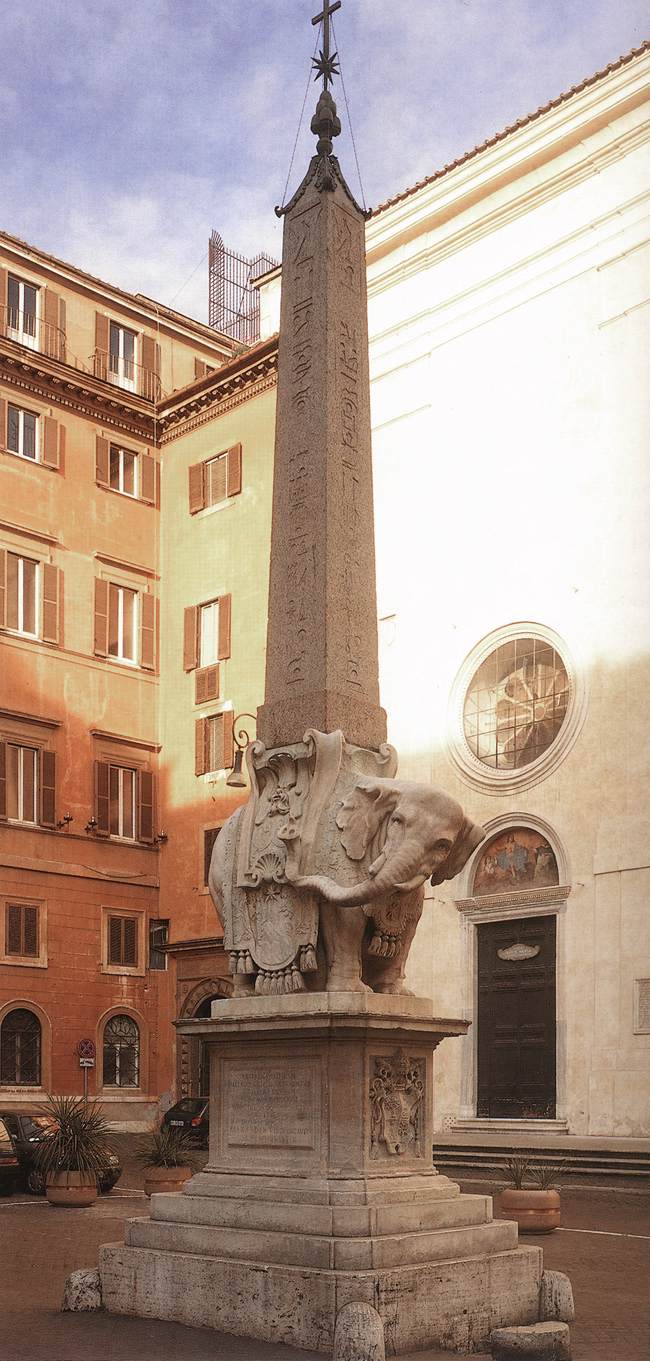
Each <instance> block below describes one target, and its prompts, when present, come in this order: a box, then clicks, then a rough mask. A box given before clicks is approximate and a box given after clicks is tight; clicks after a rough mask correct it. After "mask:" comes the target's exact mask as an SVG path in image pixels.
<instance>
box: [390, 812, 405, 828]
mask: <svg viewBox="0 0 650 1361" xmlns="http://www.w3.org/2000/svg"><path fill="white" fill-rule="evenodd" d="M391 822H394V823H396V824H397V826H398V827H401V825H402V823H403V822H404V818H403V817H402V816H401V814H400V813H393V816H392V818H391Z"/></svg>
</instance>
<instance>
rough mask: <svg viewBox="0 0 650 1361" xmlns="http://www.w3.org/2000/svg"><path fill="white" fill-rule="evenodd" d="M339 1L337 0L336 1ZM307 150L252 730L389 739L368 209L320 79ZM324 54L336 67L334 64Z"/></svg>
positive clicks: (291, 275)
mask: <svg viewBox="0 0 650 1361" xmlns="http://www.w3.org/2000/svg"><path fill="white" fill-rule="evenodd" d="M334 8H337V6H334ZM330 13H331V10H330V8H329V6H328V5H326V6H325V12H324V15H320V16H318V18H319V21H320V19H324V21H325V23H324V50H323V53H321V58H320V65H319V63H318V62H317V63H316V65H317V69H318V70H319V71H320V73H321V74H322V75H323V80H324V86H325V88H324V89H323V92H322V94H321V96H320V98H319V101H318V106H317V109H316V113H315V115H314V117H313V119H312V124H311V127H312V132H314V133H315V134H316V135H317V137H318V143H317V147H316V155H315V156H314V157H313V158H312V161H311V164H310V166H309V169H308V171H307V174H306V176H305V178H304V180H303V181H302V184H301V185H300V187H299V189H298V190H297V192H296V193H295V194H294V196H293V198H292V199H291V202H290V203H289V204H288V205H287V207H286V209H284V210H282V211H283V212H284V240H283V251H282V309H281V320H280V347H279V361H278V370H279V372H278V405H277V418H276V435H275V465H274V478H273V523H272V540H271V575H270V587H269V611H268V642H267V654H266V689H265V699H264V704H263V705H262V706H261V708H260V709H259V710H258V718H257V731H258V736H259V737H260V738H261V740H262V741H263V742H264V743H265V744H266V746H267V747H276V746H278V745H280V744H281V743H290V742H299V741H301V739H302V737H303V734H304V733H305V732H306V730H307V729H308V728H316V729H319V730H320V731H321V732H333V731H335V730H336V729H341V731H342V732H343V733H344V734H345V737H346V739H347V741H348V742H351V743H354V744H355V745H357V746H360V747H370V748H375V749H376V748H377V747H378V746H379V745H380V744H381V743H382V742H384V741H385V739H386V715H385V713H384V710H383V709H381V708H380V705H379V682H378V660H377V609H376V589H375V550H374V530H373V524H374V521H373V502H372V457H371V447H370V386H369V376H368V315H367V291H366V265H365V214H364V213H363V211H362V209H361V208H360V207H359V205H358V204H357V203H356V202H355V200H354V198H353V196H352V194H351V192H350V190H349V188H348V186H347V184H346V182H345V180H344V178H343V175H342V173H341V170H340V167H339V164H338V161H337V159H336V157H335V156H333V155H332V139H333V138H334V137H336V136H338V134H339V133H340V131H341V124H340V121H339V119H338V116H337V112H336V105H335V103H334V100H333V98H332V96H331V94H330V92H329V90H328V88H327V84H328V80H329V79H330V78H331V74H332V72H333V71H335V69H336V65H335V63H336V57H331V56H330V54H329V15H330ZM332 62H334V67H332Z"/></svg>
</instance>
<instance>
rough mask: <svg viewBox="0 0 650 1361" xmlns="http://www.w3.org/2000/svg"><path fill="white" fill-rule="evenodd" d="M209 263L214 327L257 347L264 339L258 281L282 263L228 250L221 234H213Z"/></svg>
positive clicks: (211, 314)
mask: <svg viewBox="0 0 650 1361" xmlns="http://www.w3.org/2000/svg"><path fill="white" fill-rule="evenodd" d="M208 262H209V263H208V278H209V284H208V288H209V323H210V326H214V327H215V328H216V330H217V331H221V332H222V334H223V335H227V336H230V337H231V338H232V339H233V340H238V341H240V342H241V343H242V344H243V345H254V344H255V341H256V340H259V338H260V295H259V291H258V289H257V288H255V281H256V280H257V279H260V278H261V277H262V275H263V274H266V272H267V270H269V269H275V267H276V265H277V264H278V261H277V260H273V259H271V257H270V256H269V255H264V254H260V255H256V256H255V258H254V259H253V260H247V259H246V257H245V256H243V255H236V254H235V252H234V251H231V250H226V247H225V245H224V243H223V240H222V238H221V236H220V235H219V232H217V231H213V232H212V235H211V237H210V245H209V255H208Z"/></svg>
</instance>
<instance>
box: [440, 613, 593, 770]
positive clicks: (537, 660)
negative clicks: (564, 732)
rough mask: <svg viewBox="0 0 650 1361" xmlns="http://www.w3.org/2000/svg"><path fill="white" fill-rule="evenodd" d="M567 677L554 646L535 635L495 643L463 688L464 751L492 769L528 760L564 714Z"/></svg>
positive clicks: (544, 746) (554, 733)
mask: <svg viewBox="0 0 650 1361" xmlns="http://www.w3.org/2000/svg"><path fill="white" fill-rule="evenodd" d="M568 702H569V678H568V675H567V670H566V667H565V665H564V662H563V661H562V658H561V656H560V654H559V652H557V651H556V649H555V648H554V647H551V646H550V644H549V643H547V642H544V641H542V640H541V639H539V638H514V639H511V640H509V641H508V642H506V643H502V644H500V645H499V647H496V648H495V649H494V651H493V652H491V653H490V655H489V656H488V657H486V658H485V660H484V661H483V662H481V665H480V666H479V667H478V668H477V670H476V671H475V672H474V675H473V676H472V679H471V681H470V683H469V686H468V688H467V693H466V696H465V703H464V709H463V730H464V734H465V740H466V742H467V745H468V746H469V748H470V751H471V752H472V753H473V755H474V756H476V757H477V759H478V760H479V761H481V762H482V763H483V765H486V766H490V767H492V768H493V769H494V770H516V769H519V768H520V767H522V766H527V765H530V763H531V762H532V761H535V760H537V758H538V757H539V756H541V755H542V753H543V752H545V751H546V750H547V748H548V747H550V746H551V743H552V742H554V741H555V738H556V737H557V735H558V733H559V731H560V728H561V727H562V724H563V723H564V720H565V718H566V712H567V706H568Z"/></svg>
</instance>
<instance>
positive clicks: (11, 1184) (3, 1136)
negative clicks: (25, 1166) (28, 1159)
mask: <svg viewBox="0 0 650 1361" xmlns="http://www.w3.org/2000/svg"><path fill="white" fill-rule="evenodd" d="M19 1183H20V1163H19V1161H18V1155H17V1153H16V1150H15V1148H14V1145H13V1140H12V1138H11V1134H10V1132H9V1129H8V1127H7V1125H6V1124H5V1122H4V1120H3V1119H2V1118H1V1117H0V1196H10V1195H11V1194H12V1192H13V1191H16V1190H17V1189H18V1186H19Z"/></svg>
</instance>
